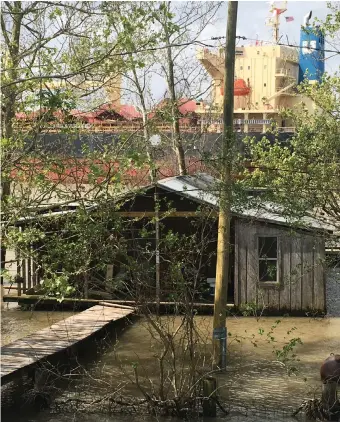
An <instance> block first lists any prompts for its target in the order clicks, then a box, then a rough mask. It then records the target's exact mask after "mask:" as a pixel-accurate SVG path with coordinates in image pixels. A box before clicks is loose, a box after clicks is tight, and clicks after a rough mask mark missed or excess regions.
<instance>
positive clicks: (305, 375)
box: [2, 310, 340, 422]
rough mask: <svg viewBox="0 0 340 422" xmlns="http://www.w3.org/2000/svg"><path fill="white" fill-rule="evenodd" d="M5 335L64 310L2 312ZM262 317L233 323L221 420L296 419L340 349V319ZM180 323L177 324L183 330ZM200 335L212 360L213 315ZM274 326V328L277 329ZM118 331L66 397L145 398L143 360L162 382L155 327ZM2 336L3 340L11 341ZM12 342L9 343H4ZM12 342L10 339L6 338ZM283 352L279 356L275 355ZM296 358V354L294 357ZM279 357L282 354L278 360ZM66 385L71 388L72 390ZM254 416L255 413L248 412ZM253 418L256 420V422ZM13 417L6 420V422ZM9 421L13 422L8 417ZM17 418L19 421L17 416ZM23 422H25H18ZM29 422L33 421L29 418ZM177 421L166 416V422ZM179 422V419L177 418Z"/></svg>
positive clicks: (19, 333) (44, 417)
mask: <svg viewBox="0 0 340 422" xmlns="http://www.w3.org/2000/svg"><path fill="white" fill-rule="evenodd" d="M2 315H3V324H2V333H3V337H4V338H5V339H7V340H8V339H10V340H11V341H13V340H14V339H15V338H19V337H23V336H25V335H27V334H28V333H29V332H34V331H37V330H39V329H41V328H43V327H45V326H48V325H50V324H52V323H53V322H56V321H58V320H60V319H62V318H64V317H67V316H69V314H65V313H62V312H60V313H52V314H51V313H46V312H42V313H40V312H39V313H37V312H33V313H32V312H21V311H18V310H10V311H5V312H3V314H2ZM277 320H278V318H277V317H275V318H268V317H263V318H260V319H259V320H256V319H254V318H251V317H249V318H248V317H247V318H244V317H242V318H241V317H232V318H229V319H228V322H227V326H228V332H229V334H230V335H229V337H228V369H227V372H226V373H224V374H219V375H218V376H217V377H218V386H219V393H220V396H221V397H222V399H223V401H224V402H225V403H227V404H229V405H230V406H231V409H232V410H233V412H234V413H232V414H231V415H230V416H228V417H222V416H220V417H219V418H218V419H217V420H229V421H246V420H247V421H249V420H251V421H264V420H269V421H270V420H272V421H274V420H275V421H280V420H285V421H290V420H295V419H292V418H291V417H290V416H289V414H290V412H291V410H293V409H295V408H296V407H297V406H298V405H299V404H300V403H301V401H302V400H303V399H304V398H311V397H313V395H314V394H315V395H316V396H319V394H320V387H321V384H320V380H319V368H320V365H321V362H322V361H323V360H324V359H325V358H326V357H327V356H328V355H329V354H330V353H336V352H339V350H340V335H339V333H340V318H333V319H326V318H325V319H308V318H290V317H286V318H281V319H280V321H281V322H280V323H277ZM179 322H180V320H179V318H173V319H172V321H171V323H172V324H174V326H176V325H177V324H179ZM196 322H197V324H198V327H199V330H200V333H201V337H200V339H201V340H200V344H199V348H200V350H201V352H202V353H203V354H205V355H206V357H207V360H208V358H209V357H210V353H211V349H210V344H209V342H210V336H211V332H212V318H211V317H210V316H207V317H204V316H197V317H196ZM273 327H274V328H273ZM115 336H116V334H115V332H113V334H112V336H111V339H110V340H109V339H108V338H107V339H106V341H105V342H104V343H102V345H103V344H105V352H104V353H102V354H101V355H100V356H98V357H96V358H95V359H94V358H93V355H92V354H91V359H89V360H87V361H86V372H82V374H81V376H78V377H74V378H73V381H72V382H70V383H68V384H67V386H65V388H64V391H60V393H59V399H62V398H67V397H70V396H73V397H76V396H77V395H79V396H84V394H86V396H88V397H96V396H97V395H100V394H102V393H103V392H104V391H107V390H108V388H111V389H113V388H117V386H120V387H122V386H124V385H125V384H126V385H125V386H124V391H125V394H126V395H131V396H136V397H138V396H141V394H140V392H139V391H138V389H137V388H136V386H135V385H133V384H132V383H131V382H129V380H133V366H134V364H135V363H136V362H138V365H139V368H140V373H141V376H142V378H143V374H147V376H148V378H149V381H150V380H151V381H152V382H154V383H157V381H158V377H157V370H158V369H157V368H158V361H157V359H156V356H157V353H158V350H157V346H156V345H155V343H154V342H153V341H152V339H151V336H150V333H149V330H148V325H147V323H146V321H145V320H143V319H142V318H141V319H139V320H136V321H134V324H133V325H130V326H126V327H125V328H124V329H123V330H122V331H120V332H119V336H118V337H117V339H116V337H115ZM4 338H3V339H4ZM297 338H300V339H301V340H302V344H299V343H296V345H295V346H294V347H293V349H292V352H291V353H290V354H288V355H287V356H288V359H287V360H286V361H285V365H284V364H283V363H282V362H280V361H278V359H277V356H278V353H277V352H280V351H282V350H283V347H284V346H285V345H287V344H289V341H290V340H291V339H297ZM5 342H6V340H5ZM7 342H8V341H7ZM276 351H277V352H276ZM294 354H295V355H296V356H295V357H294V356H293V355H294ZM279 356H280V355H279ZM289 366H294V367H296V369H297V370H298V372H297V373H296V374H295V375H293V376H289V375H288V372H287V368H288V367H289ZM66 387H67V388H66ZM245 412H247V413H248V416H245V415H244V413H245ZM249 417H250V418H249ZM3 420H6V419H3ZM8 420H10V419H8ZM11 420H13V419H11ZM16 420H18V421H20V419H16ZM22 420H27V419H22ZM30 420H32V421H33V420H34V421H37V422H57V421H58V422H68V421H78V420H79V421H80V420H81V421H82V422H95V421H98V420H100V421H103V422H111V421H118V422H125V421H129V422H134V421H137V420H138V421H143V420H146V421H147V420H150V417H149V416H145V417H144V419H143V416H142V415H140V414H138V415H133V414H132V415H129V416H125V415H114V416H106V415H103V414H100V415H98V414H97V415H96V414H85V415H84V414H83V413H82V414H78V415H77V414H67V413H65V412H64V413H63V411H62V410H61V412H60V413H59V414H58V415H57V416H56V415H51V414H49V413H48V412H43V413H40V414H38V415H35V416H34V417H33V419H30ZM168 420H170V419H168V418H163V419H162V421H163V422H164V421H168ZM171 420H172V421H175V419H171Z"/></svg>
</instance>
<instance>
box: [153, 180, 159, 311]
mask: <svg viewBox="0 0 340 422" xmlns="http://www.w3.org/2000/svg"><path fill="white" fill-rule="evenodd" d="M154 202H155V254H156V308H157V314H158V313H159V307H160V300H161V275H160V253H159V237H160V236H159V201H158V192H157V186H156V185H155V194H154Z"/></svg>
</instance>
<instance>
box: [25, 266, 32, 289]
mask: <svg viewBox="0 0 340 422" xmlns="http://www.w3.org/2000/svg"><path fill="white" fill-rule="evenodd" d="M26 261H27V288H28V289H30V288H31V287H32V264H31V258H27V259H26Z"/></svg>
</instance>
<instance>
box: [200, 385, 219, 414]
mask: <svg viewBox="0 0 340 422" xmlns="http://www.w3.org/2000/svg"><path fill="white" fill-rule="evenodd" d="M216 385H217V384H216V378H213V377H208V378H204V380H203V416H207V417H212V418H215V417H216Z"/></svg>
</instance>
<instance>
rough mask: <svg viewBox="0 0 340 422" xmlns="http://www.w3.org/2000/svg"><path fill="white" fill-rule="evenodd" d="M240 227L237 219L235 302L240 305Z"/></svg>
mask: <svg viewBox="0 0 340 422" xmlns="http://www.w3.org/2000/svg"><path fill="white" fill-rule="evenodd" d="M239 228H240V224H239V222H238V221H237V220H236V221H235V249H234V250H235V254H234V260H235V262H234V304H235V306H238V305H239V304H240V291H239V265H240V259H239Z"/></svg>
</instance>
